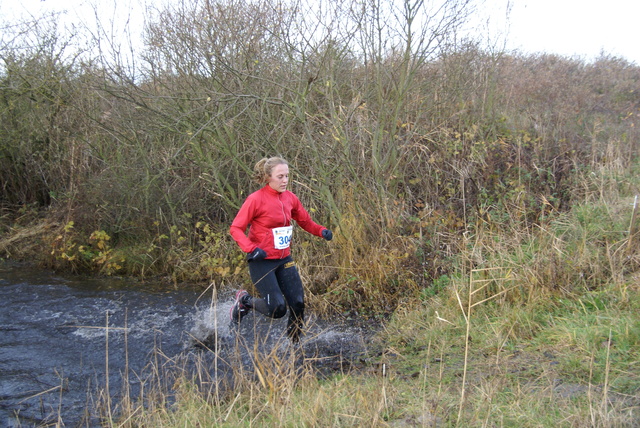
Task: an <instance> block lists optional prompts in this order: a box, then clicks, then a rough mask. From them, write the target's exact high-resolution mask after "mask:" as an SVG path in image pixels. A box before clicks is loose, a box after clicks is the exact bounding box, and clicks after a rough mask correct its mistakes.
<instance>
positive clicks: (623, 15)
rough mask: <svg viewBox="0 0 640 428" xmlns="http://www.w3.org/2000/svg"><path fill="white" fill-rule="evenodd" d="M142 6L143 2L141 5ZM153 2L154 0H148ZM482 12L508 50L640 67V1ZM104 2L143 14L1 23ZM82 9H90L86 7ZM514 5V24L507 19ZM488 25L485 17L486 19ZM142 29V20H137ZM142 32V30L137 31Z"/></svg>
mask: <svg viewBox="0 0 640 428" xmlns="http://www.w3.org/2000/svg"><path fill="white" fill-rule="evenodd" d="M140 1H141V0H140ZM147 1H150V0H147ZM484 1H485V6H484V7H483V8H481V9H480V11H479V12H480V13H481V14H482V15H485V14H486V17H488V18H489V22H490V31H489V33H488V34H489V35H490V37H491V38H492V39H494V40H497V39H499V38H500V37H502V38H504V40H506V48H507V49H509V50H513V49H517V50H519V51H521V52H524V53H542V52H546V53H556V54H560V55H563V56H568V57H579V58H582V59H585V60H587V61H589V60H592V59H594V58H596V57H597V56H598V55H599V54H600V52H601V51H602V52H604V53H606V54H610V55H615V56H621V57H624V58H626V59H627V60H629V61H632V62H635V63H636V64H638V65H640V46H639V44H638V41H639V40H640V31H639V30H638V28H640V24H639V23H638V20H639V19H640V1H638V0H484ZM94 2H98V3H100V4H101V5H105V6H103V9H104V13H105V17H106V19H107V20H108V19H110V18H111V17H112V16H113V14H114V5H117V11H118V12H117V13H121V14H133V15H134V16H133V18H134V19H133V21H134V22H136V19H135V15H136V14H138V15H139V14H140V12H139V11H140V10H141V9H140V7H137V5H139V0H0V18H1V19H2V21H5V20H6V17H7V16H11V14H13V13H15V11H16V10H18V11H21V12H25V11H29V12H30V13H33V14H35V15H38V14H39V13H41V12H43V11H56V10H64V9H70V10H71V13H70V15H71V16H74V15H75V16H76V17H77V16H78V14H81V13H83V12H82V10H86V11H88V12H89V13H92V12H91V10H92V9H91V8H90V7H88V6H87V5H88V4H90V3H94ZM82 5H85V6H84V8H83V6H82ZM508 5H511V8H510V13H509V15H508V16H509V20H508V21H506V20H505V16H506V12H505V11H506V9H507V6H508ZM480 19H482V20H486V18H485V17H482V18H480ZM137 22H138V23H139V24H138V25H139V26H140V27H141V21H140V20H137ZM140 29H141V28H138V29H136V31H138V30H140Z"/></svg>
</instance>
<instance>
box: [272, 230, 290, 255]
mask: <svg viewBox="0 0 640 428" xmlns="http://www.w3.org/2000/svg"><path fill="white" fill-rule="evenodd" d="M271 231H272V232H273V247H274V248H275V249H276V250H284V249H285V248H289V245H290V244H291V235H293V226H284V227H276V228H273V229H271Z"/></svg>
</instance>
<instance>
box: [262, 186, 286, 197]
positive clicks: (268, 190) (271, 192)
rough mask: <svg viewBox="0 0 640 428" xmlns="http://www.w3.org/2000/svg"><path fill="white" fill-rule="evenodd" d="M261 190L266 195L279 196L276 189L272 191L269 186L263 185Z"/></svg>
mask: <svg viewBox="0 0 640 428" xmlns="http://www.w3.org/2000/svg"><path fill="white" fill-rule="evenodd" d="M262 190H264V191H265V192H267V193H268V194H270V195H273V196H278V195H279V194H280V192H278V191H277V190H276V189H274V188H273V187H271V186H269V185H268V184H267V185H265V186H264V187H263V188H262ZM283 193H284V192H283Z"/></svg>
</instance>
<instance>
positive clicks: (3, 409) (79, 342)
mask: <svg viewBox="0 0 640 428" xmlns="http://www.w3.org/2000/svg"><path fill="white" fill-rule="evenodd" d="M233 292H234V290H227V291H225V292H222V291H221V292H220V294H219V295H216V294H217V292H216V291H215V290H214V289H213V288H209V289H207V290H203V289H202V288H195V287H188V286H181V287H179V288H168V287H167V286H166V285H165V286H161V285H160V284H153V283H149V282H138V281H135V280H131V279H122V278H93V277H81V276H70V275H59V274H55V273H52V272H49V271H46V270H41V269H36V268H33V267H29V266H27V265H23V264H15V263H8V262H0V426H2V427H26V426H33V427H40V426H51V425H54V426H55V425H58V426H66V427H73V426H78V427H80V426H83V427H99V426H102V425H101V420H102V419H101V418H103V417H104V416H105V414H106V413H107V412H110V411H111V409H113V408H114V406H115V405H116V404H117V403H118V399H119V398H121V397H122V396H123V394H124V392H123V391H126V394H127V396H129V397H131V398H132V399H133V400H135V398H136V396H137V395H138V394H139V393H140V391H141V389H143V388H149V386H148V384H149V382H150V380H149V379H150V378H151V376H152V374H153V373H156V375H157V372H158V367H169V366H171V367H176V370H178V371H181V372H182V373H184V371H185V370H196V368H198V369H199V370H201V371H202V370H203V368H202V367H203V366H204V367H205V369H204V371H205V372H206V373H207V375H208V376H209V377H210V379H211V381H212V383H215V384H216V385H223V386H224V385H229V379H230V378H231V377H232V376H233V373H234V369H236V367H234V366H233V365H234V364H240V365H243V366H246V367H248V368H249V369H248V370H250V368H251V367H252V358H255V356H256V355H262V356H267V357H268V356H272V355H278V356H279V358H282V355H284V354H287V353H291V352H292V351H293V350H295V349H297V350H298V351H300V352H299V355H301V357H300V358H301V359H302V360H304V359H307V360H308V361H314V365H315V367H316V368H317V369H318V372H319V373H321V372H332V371H334V370H348V369H349V368H350V367H352V366H353V365H354V364H362V363H363V362H364V361H365V356H364V355H365V351H366V349H367V341H368V340H369V339H368V337H369V336H370V332H366V331H364V330H363V329H361V328H357V327H353V326H349V325H348V324H347V323H344V322H342V323H336V322H328V321H322V320H319V319H316V318H315V317H314V316H313V314H310V316H308V320H307V332H306V334H305V336H304V337H303V339H302V340H301V341H300V343H299V344H297V345H294V344H291V343H290V342H289V341H288V339H286V338H284V337H283V332H284V329H285V325H286V317H285V318H282V319H279V320H269V319H267V318H265V317H262V316H261V315H255V316H254V314H249V315H247V316H246V317H245V318H244V319H243V322H242V325H241V328H240V329H239V330H238V331H236V330H230V329H229V325H228V323H229V309H230V307H231V302H232V294H233ZM309 312H312V311H309ZM239 343H242V346H239V345H238V344H239ZM169 362H171V364H168V363H169ZM150 373H151V374H150ZM167 373H168V372H167ZM156 377H157V376H156ZM125 380H126V381H125ZM223 381H224V382H223ZM167 382H168V381H167ZM107 402H110V403H111V406H108V405H106V404H105V403H107Z"/></svg>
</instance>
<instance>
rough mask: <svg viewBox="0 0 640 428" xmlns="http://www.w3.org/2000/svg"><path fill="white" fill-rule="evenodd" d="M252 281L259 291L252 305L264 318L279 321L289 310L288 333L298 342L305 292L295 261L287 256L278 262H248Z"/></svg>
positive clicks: (302, 319)
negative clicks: (258, 295) (277, 319)
mask: <svg viewBox="0 0 640 428" xmlns="http://www.w3.org/2000/svg"><path fill="white" fill-rule="evenodd" d="M249 274H250V275H251V280H252V281H253V284H254V285H255V286H256V288H257V289H258V291H259V292H260V298H257V297H254V298H253V299H252V300H251V306H252V307H253V308H254V309H255V310H256V311H258V312H260V313H261V314H263V315H266V316H268V317H271V318H282V317H283V316H284V315H285V314H286V313H287V306H288V307H289V322H288V324H287V334H288V335H289V337H290V338H291V339H293V340H298V338H299V335H300V333H301V330H302V327H303V324H304V290H303V287H302V280H301V279H300V274H299V273H298V268H297V267H296V264H295V262H294V261H293V259H292V258H291V257H290V256H289V257H286V258H284V259H278V260H258V261H251V262H249Z"/></svg>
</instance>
